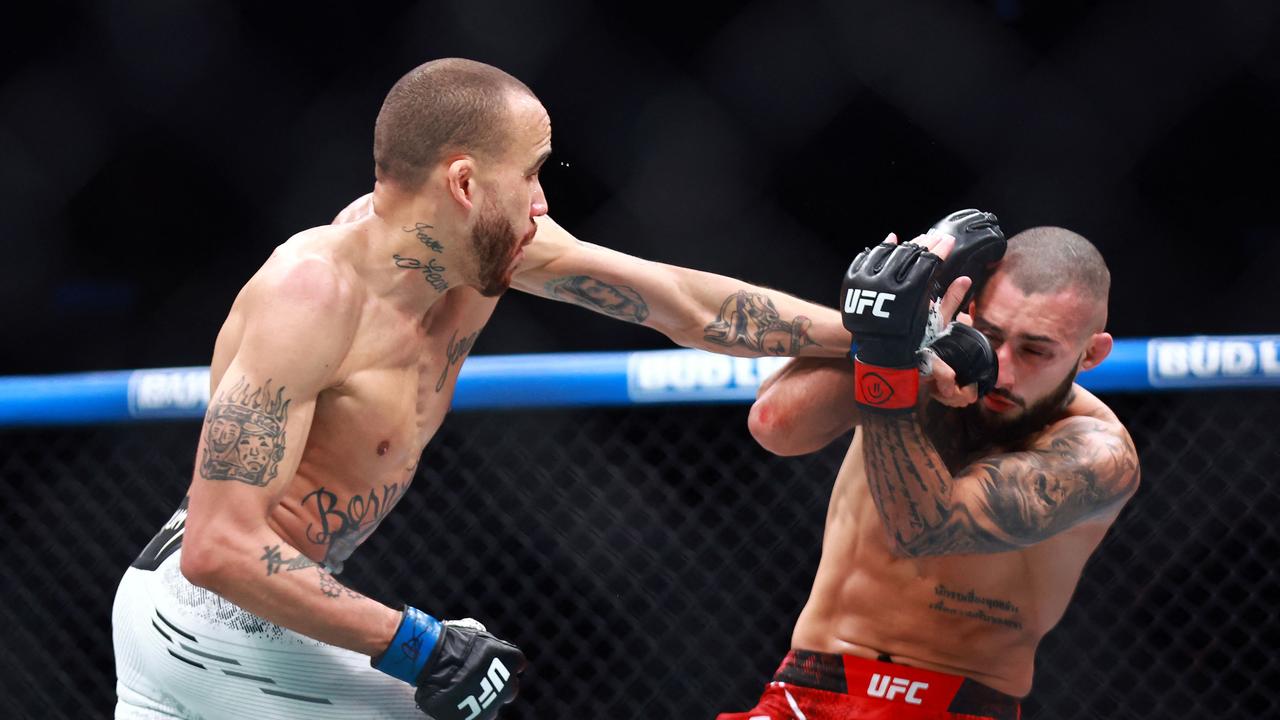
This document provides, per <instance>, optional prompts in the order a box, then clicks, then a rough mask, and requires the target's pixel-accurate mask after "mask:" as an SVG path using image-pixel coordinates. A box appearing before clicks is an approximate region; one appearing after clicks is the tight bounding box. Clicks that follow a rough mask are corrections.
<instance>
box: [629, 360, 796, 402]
mask: <svg viewBox="0 0 1280 720" xmlns="http://www.w3.org/2000/svg"><path fill="white" fill-rule="evenodd" d="M789 359H790V358H785V357H759V358H740V357H729V356H727V355H715V354H712V353H709V352H703V351H701V350H661V351H650V352H636V353H631V354H630V356H629V357H628V358H627V396H628V398H630V400H631V401H632V402H636V403H660V402H720V401H731V400H750V399H752V398H754V397H755V394H756V388H758V387H760V383H761V382H763V381H764V379H765V378H767V377H769V375H771V374H773V372H774V371H776V370H777V369H778V368H780V367H782V366H783V365H785V364H787V361H788V360H789Z"/></svg>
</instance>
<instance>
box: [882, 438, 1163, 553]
mask: <svg viewBox="0 0 1280 720" xmlns="http://www.w3.org/2000/svg"><path fill="white" fill-rule="evenodd" d="M862 427H863V432H864V433H866V435H865V438H864V443H863V447H864V451H865V457H866V471H867V483H868V486H869V487H870V490H871V496H872V498H873V500H874V501H875V503H876V508H877V510H878V511H879V513H880V518H881V520H882V521H883V522H884V525H885V528H886V529H887V530H888V531H889V534H890V536H891V538H892V540H893V542H894V544H895V545H896V546H897V549H898V550H899V551H900V552H902V553H903V554H904V555H908V556H912V557H924V556H929V555H959V554H971V553H995V552H1005V551H1008V550H1016V549H1018V548H1023V547H1027V546H1029V545H1033V544H1035V543H1038V542H1041V541H1043V540H1046V539H1048V538H1050V537H1053V536H1054V535H1056V534H1058V533H1060V532H1062V531H1064V530H1067V529H1068V528H1071V527H1073V526H1075V525H1077V524H1079V523H1080V522H1083V521H1085V520H1088V519H1090V518H1092V517H1096V516H1097V515H1099V514H1101V513H1103V512H1105V511H1107V510H1109V509H1112V508H1114V507H1115V506H1116V504H1117V503H1118V502H1120V501H1123V500H1125V499H1127V498H1128V497H1129V496H1130V495H1131V494H1132V493H1133V492H1134V490H1136V488H1137V484H1138V461H1137V452H1136V450H1135V449H1134V447H1133V444H1132V443H1131V442H1130V441H1129V440H1128V438H1127V436H1125V435H1124V434H1123V432H1122V431H1119V430H1118V429H1117V428H1116V427H1115V426H1112V425H1108V424H1106V423H1104V422H1102V421H1100V420H1097V419H1094V418H1089V417H1073V418H1069V419H1067V420H1063V421H1061V422H1059V423H1058V424H1057V425H1056V427H1054V428H1052V429H1051V430H1049V431H1048V432H1047V433H1046V434H1045V435H1044V436H1043V437H1041V438H1040V439H1038V440H1037V441H1036V442H1035V443H1034V444H1033V445H1032V446H1031V447H1030V448H1029V449H1027V450H1024V451H1019V452H1011V453H1005V454H1001V455H996V456H993V457H989V458H984V459H982V460H980V461H978V462H975V463H973V464H971V465H969V466H968V467H966V468H964V469H963V470H961V471H959V472H958V473H956V474H955V476H954V477H953V476H952V474H951V473H950V472H949V471H948V470H947V467H946V465H945V463H944V462H943V460H942V458H941V456H940V455H939V454H938V452H937V451H936V450H935V449H934V447H933V445H932V444H931V443H930V442H929V439H928V437H927V436H926V435H925V433H924V430H923V429H922V428H921V427H920V424H919V422H918V420H917V418H916V417H915V416H914V414H909V415H888V414H882V413H863V421H862Z"/></svg>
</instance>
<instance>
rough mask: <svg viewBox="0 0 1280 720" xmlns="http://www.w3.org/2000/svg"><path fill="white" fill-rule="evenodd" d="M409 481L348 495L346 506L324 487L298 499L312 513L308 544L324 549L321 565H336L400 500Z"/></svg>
mask: <svg viewBox="0 0 1280 720" xmlns="http://www.w3.org/2000/svg"><path fill="white" fill-rule="evenodd" d="M409 482H410V481H409V480H406V481H404V482H403V483H391V484H387V485H383V486H382V488H381V489H380V490H379V488H376V487H373V488H370V489H369V491H368V492H367V493H365V494H363V495H352V496H350V497H349V498H347V500H346V503H342V502H340V500H339V498H338V495H337V494H336V493H334V492H331V491H330V490H328V489H327V488H325V487H324V486H321V487H318V488H316V489H315V490H313V491H311V492H309V493H307V494H306V495H304V496H303V497H302V501H301V503H300V504H301V505H302V508H303V510H306V511H311V512H314V513H315V517H316V519H315V521H314V522H311V523H308V524H307V529H306V538H307V540H308V541H309V542H313V543H315V544H317V545H323V546H325V562H326V564H329V565H331V566H340V565H341V562H342V561H343V560H345V559H346V558H347V557H348V556H349V555H351V553H352V551H354V550H355V549H356V546H357V545H359V544H360V543H361V542H362V541H363V540H364V539H365V538H366V537H368V536H369V534H370V533H372V532H373V531H374V529H375V528H377V527H378V524H379V523H381V522H382V519H383V518H384V517H386V516H387V513H389V512H391V508H393V507H395V504H396V503H397V502H398V501H399V500H400V496H401V495H403V494H404V491H405V489H407V488H408V487H409Z"/></svg>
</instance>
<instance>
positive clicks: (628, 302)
mask: <svg viewBox="0 0 1280 720" xmlns="http://www.w3.org/2000/svg"><path fill="white" fill-rule="evenodd" d="M544 288H545V289H546V291H547V295H548V296H549V297H551V298H552V299H554V300H562V301H564V302H571V303H574V304H576V305H581V306H582V307H585V308H589V309H591V310H595V311H596V312H600V313H604V314H605V315H611V316H613V317H616V318H619V319H621V320H627V321H629V322H633V323H642V322H644V320H645V318H647V317H649V305H648V304H646V303H645V301H644V298H642V297H640V293H638V292H636V290H635V288H633V287H630V286H628V285H611V284H609V283H607V282H605V281H603V280H600V279H598V278H593V277H590V276H589V275H573V276H570V277H562V278H556V279H555V280H551V281H549V282H548V283H547V284H546V285H545V286H544Z"/></svg>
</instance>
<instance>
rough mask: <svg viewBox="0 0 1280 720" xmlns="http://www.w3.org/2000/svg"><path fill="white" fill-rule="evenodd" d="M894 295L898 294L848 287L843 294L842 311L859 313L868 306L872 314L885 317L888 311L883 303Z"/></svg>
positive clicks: (894, 296) (887, 315)
mask: <svg viewBox="0 0 1280 720" xmlns="http://www.w3.org/2000/svg"><path fill="white" fill-rule="evenodd" d="M896 297H898V296H897V295H895V294H894V293H887V292H876V291H875V290H861V289H857V288H850V289H849V291H848V292H847V293H846V294H845V296H844V311H845V312H847V313H853V314H854V315H861V314H862V311H863V310H866V309H867V308H868V307H870V308H871V314H872V315H874V316H876V317H881V318H887V317H889V311H888V310H885V309H884V304H885V303H887V302H889V301H890V300H893V299H894V298H896Z"/></svg>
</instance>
